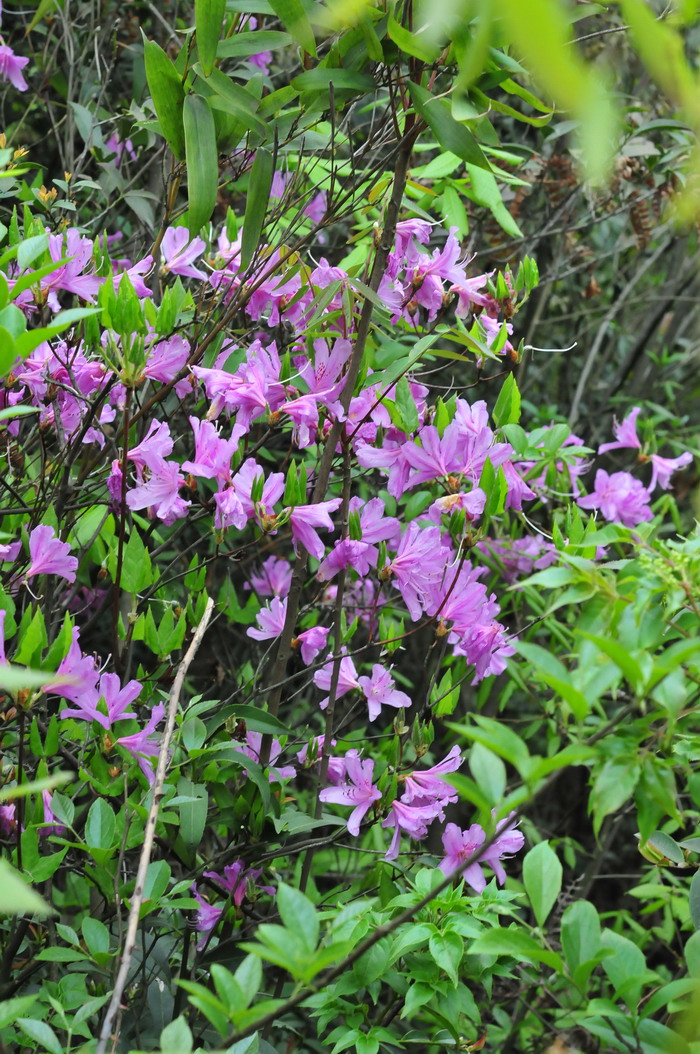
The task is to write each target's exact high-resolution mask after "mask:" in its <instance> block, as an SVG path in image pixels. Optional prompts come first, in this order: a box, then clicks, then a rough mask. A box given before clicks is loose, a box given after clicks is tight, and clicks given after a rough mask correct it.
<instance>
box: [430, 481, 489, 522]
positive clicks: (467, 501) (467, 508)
mask: <svg viewBox="0 0 700 1054" xmlns="http://www.w3.org/2000/svg"><path fill="white" fill-rule="evenodd" d="M485 505H486V494H485V493H484V491H483V490H482V489H481V487H474V489H473V490H470V491H469V493H468V494H463V493H461V492H459V493H457V494H446V495H445V497H444V498H438V499H437V500H436V501H434V502H433V504H432V505H431V506H430V508H429V509H428V516H429V518H430V519H431V520H432V522H433V523H436V524H438V526H439V525H440V524H441V523H442V517H443V516H452V514H453V513H454V512H456V511H457V510H458V509H464V512H465V515H466V518H467V520H476V519H478V518H479V516H481V514H482V512H483V511H484V506H485Z"/></svg>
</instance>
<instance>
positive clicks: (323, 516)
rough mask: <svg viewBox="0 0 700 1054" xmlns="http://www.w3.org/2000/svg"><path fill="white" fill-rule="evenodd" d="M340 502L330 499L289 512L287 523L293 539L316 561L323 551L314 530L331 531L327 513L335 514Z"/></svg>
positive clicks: (298, 507) (339, 500)
mask: <svg viewBox="0 0 700 1054" xmlns="http://www.w3.org/2000/svg"><path fill="white" fill-rule="evenodd" d="M341 500H342V499H341V498H331V500H330V501H319V502H317V503H316V504H315V505H297V506H295V508H293V509H292V510H291V515H290V517H289V522H290V523H291V526H292V535H293V537H294V539H295V540H296V541H297V542H299V543H300V544H301V545H303V547H304V548H305V549H306V551H307V552H308V553H310V554H311V556H314V557H315V558H316V559H317V560H320V559H321V558H322V557H323V554H324V552H325V549H324V545H323V542H322V541H321V539H320V538H319V536H318V534H317V533H316V530H317V528H320V527H324V528H326V530H329V531H332V530H333V521H332V520H331V518H330V516H329V513H331V512H335V510H336V509H337V508H338V507H339V505H340V504H341Z"/></svg>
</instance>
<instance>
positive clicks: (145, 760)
mask: <svg viewBox="0 0 700 1054" xmlns="http://www.w3.org/2000/svg"><path fill="white" fill-rule="evenodd" d="M164 713H165V706H164V704H163V703H157V704H156V705H155V706H154V707H153V710H152V711H151V716H150V718H149V721H148V724H147V725H146V726H145V728H142V729H141V731H140V732H134V733H133V734H132V735H130V736H120V738H119V739H118V740H117V743H118V745H119V746H120V747H123V748H124V750H126V751H128V752H129V754H131V755H132V757H134V758H135V759H136V761H138V763H139V768H140V769H141V771H142V772H143V774H144V776H145V777H146V779H147V780H148V782H149V783H153V781H154V779H155V776H154V774H153V763H152V761H151V759H152V758H155V757H157V756H158V752H159V750H160V739H159V737H158V736H155V735H154V734H153V733H154V732H155V729H156V726H157V725H159V724H160V722H161V720H162V718H163V714H164Z"/></svg>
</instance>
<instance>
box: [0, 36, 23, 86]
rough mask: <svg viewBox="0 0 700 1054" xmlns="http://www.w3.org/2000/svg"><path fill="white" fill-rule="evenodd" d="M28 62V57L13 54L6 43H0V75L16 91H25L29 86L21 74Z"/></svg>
mask: <svg viewBox="0 0 700 1054" xmlns="http://www.w3.org/2000/svg"><path fill="white" fill-rule="evenodd" d="M28 62H29V59H28V58H23V57H21V56H20V55H15V53H14V51H13V50H12V48H10V47H8V46H7V44H0V77H2V79H3V80H4V81H9V82H10V84H12V86H13V87H15V88H16V89H17V91H26V90H27V88H28V87H29V85H28V84H27V82H26V80H25V79H24V77H23V76H22V70H23V69H24V67H25V66H26V65H27V63H28Z"/></svg>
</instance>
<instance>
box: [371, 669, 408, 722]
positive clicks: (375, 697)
mask: <svg viewBox="0 0 700 1054" xmlns="http://www.w3.org/2000/svg"><path fill="white" fill-rule="evenodd" d="M358 684H359V686H360V688H361V689H362V691H363V692H364V696H365V699H366V700H367V705H368V707H369V719H370V721H376V719H377V718H378V717H379V715H380V713H381V712H382V706H393V707H396V709H400V708H401V707H409V706H410V705H411V700H410V698H409V696H407V695H406V693H405V692H400V691H399V690H398V689H397V688H396V687H395V686H394V678H393V677H392V676H391V673H390V672H389V670H386V669H385V668H384V667H383V666H380V665H379V664H378V663H375V664H374V666H373V667H372V676H371V677H358Z"/></svg>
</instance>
